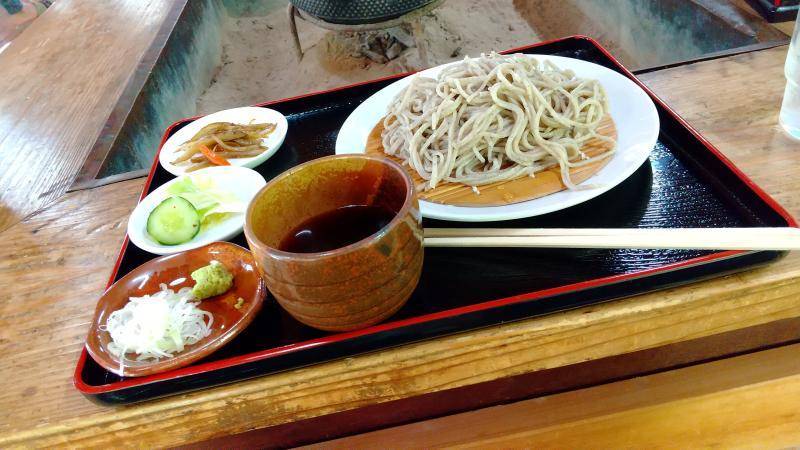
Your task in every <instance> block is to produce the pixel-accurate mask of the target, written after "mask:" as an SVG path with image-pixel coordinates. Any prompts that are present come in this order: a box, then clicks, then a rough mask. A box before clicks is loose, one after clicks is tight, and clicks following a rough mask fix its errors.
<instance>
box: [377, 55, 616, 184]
mask: <svg viewBox="0 0 800 450" xmlns="http://www.w3.org/2000/svg"><path fill="white" fill-rule="evenodd" d="M607 113H608V99H607V98H606V94H605V91H604V90H603V87H602V86H601V85H600V83H599V82H597V81H596V80H589V79H581V78H578V77H576V76H575V74H574V73H573V72H572V71H570V70H561V69H559V68H558V67H556V66H555V64H553V63H551V62H550V61H548V60H545V61H544V62H542V63H539V62H538V61H537V60H536V59H534V58H531V57H528V56H525V55H509V56H504V55H498V54H496V53H491V54H489V55H483V54H482V55H481V56H480V57H479V58H465V59H464V60H463V61H461V62H460V63H457V64H454V65H451V66H448V67H446V68H445V69H444V70H442V71H441V72H440V74H439V76H438V77H437V78H436V79H433V78H426V77H422V76H415V77H413V79H412V80H411V83H410V84H409V85H408V87H406V88H405V89H403V91H401V92H400V93H399V94H398V95H397V96H396V97H395V98H394V100H392V103H391V104H390V105H389V108H388V113H387V115H386V118H385V119H384V122H383V124H384V130H383V133H382V142H383V148H384V152H385V153H387V154H389V155H394V156H397V157H399V158H401V159H402V160H403V161H404V162H405V163H406V164H408V165H409V166H411V167H413V168H414V170H416V171H417V173H418V174H419V175H420V177H422V178H423V179H424V180H426V185H425V189H433V188H435V187H436V185H437V184H438V183H440V182H442V181H448V182H456V183H464V184H467V185H471V186H480V185H484V184H489V183H493V182H496V181H501V180H511V179H515V178H519V177H523V176H534V174H535V173H536V172H538V171H541V170H544V169H548V168H550V167H555V166H556V165H558V166H560V168H561V177H562V179H563V181H564V184H565V185H566V186H567V187H568V188H570V189H575V188H576V186H575V185H574V184H573V183H572V181H571V180H570V175H569V169H570V168H573V167H578V166H582V165H585V164H589V163H591V162H593V161H597V160H599V159H601V158H606V157H608V156H609V155H611V153H613V149H612V150H609V151H607V152H604V153H602V154H600V155H596V156H594V157H589V156H588V155H586V154H585V153H584V152H582V151H581V147H582V145H583V144H584V143H586V142H587V141H589V140H590V139H601V140H605V141H609V142H612V143H613V142H614V141H613V139H611V138H609V137H606V136H602V135H600V134H598V133H597V132H596V130H597V127H598V125H599V124H600V121H601V120H602V119H603V117H604V116H605V115H606V114H607ZM614 146H615V145H612V147H614Z"/></svg>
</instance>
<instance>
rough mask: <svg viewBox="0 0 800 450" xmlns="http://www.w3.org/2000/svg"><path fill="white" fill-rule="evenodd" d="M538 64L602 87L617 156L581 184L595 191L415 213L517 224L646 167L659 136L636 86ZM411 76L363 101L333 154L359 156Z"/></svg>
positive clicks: (606, 74)
mask: <svg viewBox="0 0 800 450" xmlns="http://www.w3.org/2000/svg"><path fill="white" fill-rule="evenodd" d="M529 56H531V57H535V58H537V59H539V60H540V61H543V60H547V59H549V60H551V61H552V62H553V63H555V64H556V65H557V66H558V67H560V68H561V69H572V70H573V71H574V72H575V74H576V75H577V76H579V77H584V78H593V79H596V80H598V81H600V83H601V84H602V85H603V87H604V88H605V90H606V93H607V95H608V101H609V103H610V107H611V110H610V114H611V117H612V118H613V119H614V123H615V125H616V127H617V153H616V154H614V155H613V156H612V157H611V161H609V162H608V164H607V165H606V166H605V167H603V168H602V169H600V170H599V171H598V172H597V173H596V174H595V175H594V176H593V177H590V178H589V179H588V180H587V181H585V182H584V183H585V184H592V185H597V186H598V187H596V188H592V189H585V190H575V191H570V190H564V191H561V192H556V193H554V194H550V195H547V196H544V197H541V198H537V199H534V200H528V201H524V202H520V203H514V204H511V205H503V206H483V207H468V206H452V205H442V204H439V203H432V202H426V201H424V200H420V202H419V203H420V205H419V206H420V211H421V212H422V215H423V216H425V217H430V218H433V219H445V220H457V221H463V222H488V221H493V220H509V219H519V218H522V217H532V216H537V215H540V214H546V213H549V212H553V211H558V210H561V209H564V208H568V207H570V206H574V205H577V204H578V203H582V202H585V201H587V200H590V199H592V198H594V197H597V196H598V195H600V194H602V193H604V192H606V191H608V190H609V189H611V188H613V187H614V186H616V185H618V184H619V183H621V182H623V181H624V180H625V179H626V178H628V177H629V176H631V175H632V174H633V172H635V171H636V169H638V168H639V166H641V165H642V163H644V162H645V161H647V158H648V156H650V151H651V150H652V149H653V147H654V146H655V144H656V139H657V138H658V130H659V120H658V113H657V112H656V107H655V105H654V104H653V101H652V100H651V99H650V97H649V96H648V95H647V93H646V92H644V91H643V90H642V89H641V88H639V86H637V85H636V83H634V82H633V81H631V80H630V79H628V78H627V77H625V76H624V75H622V74H620V73H617V72H614V71H613V70H611V69H608V68H606V67H603V66H600V65H597V64H594V63H590V62H587V61H581V60H579V59H573V58H565V57H561V56H550V55H529ZM450 64H454V63H449V64H444V65H441V66H437V67H432V68H430V69H427V70H423V71H422V72H420V73H419V74H420V75H422V76H426V77H431V78H436V76H437V75H438V74H439V72H440V71H441V70H442V68H444V67H446V66H448V65H450ZM412 76H413V75H411V76H408V77H405V78H403V79H400V80H397V81H395V82H394V83H392V84H390V85H389V86H386V87H385V88H383V89H381V90H380V91H378V92H376V93H375V94H373V95H372V96H370V97H369V98H368V99H366V100H364V102H363V103H361V104H360V105H359V106H358V107H357V108H356V109H355V110H354V111H353V112H352V113H351V114H350V116H349V117H348V118H347V120H345V121H344V124H343V125H342V128H341V129H340V130H339V136H338V137H337V138H336V154H341V153H364V151H365V150H366V146H367V137H368V136H369V133H370V132H371V131H372V129H373V128H374V127H375V125H376V124H377V123H378V121H379V120H381V119H382V118H383V116H384V115H386V108H387V107H388V106H389V103H390V102H391V101H392V99H393V98H394V96H395V95H397V93H399V92H400V91H401V90H402V89H403V88H404V87H406V86H407V85H408V83H409V82H410V81H411V77H412Z"/></svg>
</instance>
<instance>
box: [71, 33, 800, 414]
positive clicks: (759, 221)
mask: <svg viewBox="0 0 800 450" xmlns="http://www.w3.org/2000/svg"><path fill="white" fill-rule="evenodd" d="M510 52H526V53H541V54H553V55H560V56H567V57H571V58H578V59H583V60H587V61H591V62H594V63H597V64H600V65H603V66H605V67H608V68H610V69H612V70H615V71H617V72H620V73H622V74H624V75H626V76H628V77H630V78H633V75H632V74H631V73H630V72H628V71H627V70H626V69H624V68H623V67H622V66H621V65H620V64H619V63H618V62H617V61H616V60H615V59H614V58H613V57H611V56H610V55H609V54H608V52H606V51H605V50H604V49H603V48H601V47H600V46H599V44H597V43H596V42H595V41H593V40H591V39H589V38H586V37H580V36H576V37H571V38H566V39H561V40H558V41H552V42H546V43H541V44H537V45H532V46H528V47H522V48H518V49H513V50H510ZM403 75H405V74H401V75H397V76H394V77H389V78H385V79H381V80H376V81H371V82H367V83H362V84H358V85H353V86H348V87H344V88H340V89H335V90H332V91H327V92H320V93H315V94H310V95H305V96H301V97H296V98H291V99H286V100H280V101H277V102H272V103H269V104H264V105H259V106H267V105H268V106H269V107H270V108H273V109H276V110H278V111H280V112H282V113H283V114H284V115H286V117H287V118H288V120H289V132H288V134H287V136H286V140H285V142H284V143H283V146H282V147H281V148H280V150H278V152H277V153H276V154H275V155H274V156H273V157H272V158H270V159H269V160H268V161H267V162H265V163H264V164H262V165H261V166H259V167H258V168H257V169H256V170H258V171H259V172H261V173H262V174H263V175H264V177H265V178H266V179H267V180H269V179H271V178H272V177H274V176H276V175H278V174H279V173H281V172H283V171H285V170H286V169H288V168H290V167H292V166H294V165H297V164H300V163H302V162H305V161H308V160H311V159H314V158H318V157H321V156H324V155H329V154H332V153H333V152H334V143H335V141H336V136H337V132H338V130H339V128H340V127H341V125H342V123H343V122H344V120H345V119H346V118H347V116H348V115H349V114H350V112H351V111H352V110H353V109H354V108H355V107H356V106H357V105H358V104H359V103H360V102H361V101H363V100H364V99H366V98H367V97H369V96H370V95H371V94H372V93H374V92H376V91H377V90H379V89H381V88H383V87H384V86H386V85H388V84H389V83H392V82H393V81H394V80H395V79H397V78H399V77H401V76H403ZM634 81H636V80H635V79H634ZM637 82H638V81H637ZM642 87H643V88H644V86H642ZM648 92H649V91H648ZM650 95H651V96H652V94H650ZM653 100H654V102H655V103H656V107H657V109H658V113H659V117H660V120H661V131H660V134H659V139H658V143H657V144H656V148H655V149H654V151H653V153H652V155H651V157H650V159H649V161H647V162H646V163H645V164H644V165H643V166H642V167H641V168H640V169H639V170H638V171H636V172H635V173H634V174H633V175H632V176H631V177H630V178H629V179H628V180H626V181H625V182H623V183H621V184H620V185H618V186H617V187H615V188H614V189H612V190H610V191H609V192H607V193H605V194H603V195H601V196H599V197H597V198H595V199H593V200H590V201H588V202H586V203H583V204H580V205H578V206H574V207H572V208H569V209H566V210H563V211H560V212H556V213H551V214H547V215H544V216H539V217H534V218H530V219H521V220H514V221H507V222H496V223H492V224H479V225H480V226H497V227H564V228H569V227H596V228H601V227H641V228H645V227H649V228H675V227H751V226H776V227H782V226H796V225H795V222H794V221H793V219H792V218H791V217H790V216H789V215H788V214H787V213H786V212H785V211H784V210H783V209H782V208H781V207H780V206H779V205H777V204H776V203H775V202H774V201H773V200H772V199H771V198H769V197H768V196H767V195H766V194H765V193H764V192H763V191H762V190H761V189H759V188H758V187H757V186H756V185H755V184H753V182H752V181H750V180H749V179H747V178H746V177H745V176H744V175H743V174H742V173H741V172H740V171H739V170H738V169H736V167H734V166H733V165H732V164H731V163H730V161H728V160H727V159H726V158H725V157H724V156H723V155H721V154H720V153H719V152H718V151H717V150H716V149H714V148H713V147H712V146H711V145H710V144H709V143H708V142H707V141H705V140H704V139H703V138H702V137H700V136H699V135H698V134H697V133H696V132H695V131H693V130H692V129H691V128H690V127H689V126H688V125H687V124H686V123H685V122H684V121H683V120H681V119H680V118H679V117H678V116H677V115H676V114H675V113H674V112H672V111H671V110H670V109H669V108H668V107H667V106H666V105H664V104H663V103H662V102H661V101H660V100H659V99H658V98H656V97H655V96H653ZM192 120H193V119H186V120H182V121H180V122H177V123H175V124H174V125H172V126H171V127H170V128H169V129H168V130H167V132H166V133H165V136H164V140H166V138H167V137H169V136H170V135H171V134H172V133H174V132H175V131H177V130H178V129H180V128H181V127H182V126H184V125H186V124H187V123H189V122H191V121H192ZM162 144H163V141H162ZM170 179H172V175H170V174H169V173H168V172H167V171H165V170H164V169H163V168H161V167H160V166H159V165H158V158H157V157H156V161H155V162H154V163H153V168H152V170H151V172H150V177H149V179H148V181H147V183H146V184H145V188H144V192H143V193H142V196H144V195H146V194H147V193H149V192H150V191H152V190H154V189H156V188H157V187H158V186H160V185H161V184H163V183H165V182H167V181H168V180H170ZM425 225H426V226H437V227H441V226H447V227H454V226H476V225H469V224H459V223H449V222H444V221H433V220H426V221H425ZM234 242H236V243H238V244H240V245H246V242H245V240H244V237H243V236H241V235H240V236H238V237H237V238H236V239H234ZM781 256H782V253H780V252H771V251H770V252H737V251H725V252H709V251H692V250H587V249H574V250H569V249H567V250H564V249H486V248H483V249H481V248H462V249H459V248H428V249H426V250H425V263H424V267H423V273H422V278H421V280H420V283H419V286H418V287H417V289H416V291H415V292H414V294H413V295H412V297H411V299H410V300H409V302H408V304H407V305H406V306H405V307H404V308H403V309H401V310H400V311H399V312H398V313H397V314H395V315H394V316H393V317H391V318H390V319H389V320H387V321H386V322H384V323H382V324H379V325H376V326H373V327H370V328H367V329H363V330H358V331H354V332H348V333H338V334H336V333H334V334H332V333H324V332H321V331H317V330H313V329H311V328H308V327H306V326H304V325H302V324H300V323H299V322H297V321H295V320H294V319H292V318H291V317H290V316H289V315H288V314H286V313H285V312H283V311H282V310H281V309H280V308H279V307H278V306H277V304H276V303H275V302H274V301H267V302H266V306H265V307H264V309H263V310H262V311H261V313H260V314H259V316H258V317H257V318H256V319H255V321H254V322H253V323H252V324H251V325H250V327H249V328H248V329H247V330H245V331H244V332H243V333H242V334H241V335H240V336H238V337H237V338H236V339H235V340H234V341H232V342H231V343H230V344H228V345H227V346H226V347H225V348H223V349H222V350H220V351H218V352H216V353H215V354H213V355H212V356H210V357H209V358H207V359H205V360H202V361H200V362H198V363H195V364H194V365H192V366H188V367H184V368H182V369H178V370H174V371H171V372H167V373H162V374H158V375H153V376H148V377H142V378H120V377H118V376H117V375H114V374H112V373H110V372H107V371H106V370H104V369H103V368H102V367H100V366H99V365H98V364H96V363H95V362H94V361H93V360H92V359H91V358H89V357H88V356H87V353H86V351H85V350H84V351H83V353H82V355H81V357H80V359H79V361H78V365H77V367H76V370H75V379H74V381H75V385H76V387H77V388H78V389H79V390H80V391H81V392H83V393H84V394H86V395H87V396H89V397H90V398H92V399H95V400H97V401H100V402H103V403H109V404H119V403H130V402H136V401H141V400H145V399H150V398H155V397H160V396H165V395H170V394H175V393H178V392H183V391H188V390H194V389H201V388H205V387H209V386H214V385H219V384H224V383H230V382H233V381H237V380H242V379H245V378H251V377H256V376H259V375H264V374H268V373H272V372H277V371H281V370H286V369H291V368H296V367H301V366H305V365H309V364H314V363H319V362H322V361H327V360H331V359H335V358H341V357H344V356H350V355H354V354H358V353H364V352H368V351H375V350H380V349H385V348H388V347H392V346H396V345H400V344H404V343H408V342H412V341H418V340H421V339H426V338H431V337H435V336H441V335H445V334H450V333H456V332H460V331H465V330H469V329H475V328H479V327H485V326H489V325H494V324H498V323H501V322H508V321H512V320H519V319H523V318H527V317H535V316H539V315H543V314H548V313H552V312H555V311H561V310H565V309H569V308H576V307H579V306H584V305H590V304H594V303H599V302H604V301H608V300H612V299H618V298H622V297H627V296H631V295H635V294H640V293H643V292H648V291H653V290H656V289H663V288H666V287H670V286H675V285H680V284H686V283H690V282H694V281H698V280H702V279H706V278H710V277H715V276H720V275H723V274H727V273H731V272H735V271H740V270H744V269H749V268H752V267H755V266H759V265H763V264H766V263H769V262H772V261H775V260H776V259H778V258H779V257H781ZM153 257H155V255H152V254H149V253H147V252H144V251H142V250H140V249H138V248H136V247H135V246H133V245H128V241H127V239H126V241H125V243H124V244H123V247H122V251H121V253H120V256H119V259H118V261H117V266H116V267H115V269H114V271H113V274H112V277H111V280H110V282H113V281H115V280H117V279H118V278H120V277H122V276H123V275H124V274H126V273H127V272H128V271H130V270H131V269H133V268H134V267H136V266H138V265H140V264H142V263H143V262H145V261H147V260H149V259H151V258H153ZM98 294H99V293H98Z"/></svg>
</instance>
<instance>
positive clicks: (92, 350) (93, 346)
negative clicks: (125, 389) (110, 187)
mask: <svg viewBox="0 0 800 450" xmlns="http://www.w3.org/2000/svg"><path fill="white" fill-rule="evenodd" d="M212 260H215V261H218V262H220V263H222V264H223V265H224V266H225V267H226V268H227V269H228V270H230V272H231V274H233V286H232V287H231V289H230V290H228V291H227V292H225V293H224V294H221V295H217V296H215V297H210V298H207V299H205V300H203V301H202V302H201V303H200V305H199V308H200V309H202V310H204V311H208V312H210V313H211V314H212V315H213V316H214V320H213V323H212V325H211V334H210V335H209V336H208V337H206V338H205V339H203V340H201V341H199V342H197V343H195V344H192V345H189V346H186V348H185V350H184V351H182V352H180V353H178V354H176V355H175V356H174V357H172V358H161V359H159V360H157V361H135V360H133V361H131V360H128V359H127V358H126V361H125V364H124V368H123V372H124V374H125V376H129V377H139V376H145V375H151V374H154V373H159V372H164V371H166V370H170V369H177V368H179V367H183V366H186V365H188V364H191V363H193V362H194V361H197V360H198V359H200V358H204V357H206V356H208V355H210V354H211V353H212V352H214V351H216V350H217V349H219V348H220V347H222V346H223V345H225V344H227V343H228V342H229V341H230V340H231V339H233V338H234V337H235V336H236V335H237V334H239V333H240V332H241V331H242V330H243V329H245V328H246V327H247V326H248V325H250V323H251V322H252V321H253V319H254V318H255V317H256V314H258V312H259V311H260V310H261V305H262V303H263V300H264V294H265V293H266V289H265V288H264V283H263V282H262V281H261V278H260V277H259V275H258V272H257V271H256V268H255V263H254V261H253V256H252V255H251V254H250V252H248V251H247V250H246V249H244V248H242V247H240V246H238V245H234V244H230V243H227V242H215V243H213V244H209V245H206V246H205V247H200V248H197V249H194V250H189V251H186V252H182V253H177V254H174V255H169V256H162V257H160V258H155V259H152V260H150V261H148V262H146V263H144V264H142V265H141V266H139V267H137V268H136V269H134V270H132V271H131V272H129V273H128V274H127V275H125V276H124V277H122V278H121V279H120V280H119V281H117V282H116V283H114V285H112V286H111V287H110V288H108V290H107V291H106V292H105V294H103V296H102V297H101V298H100V300H99V301H98V303H97V309H96V310H95V314H94V318H93V319H92V325H91V327H90V329H89V335H88V336H87V338H86V349H87V350H88V351H89V354H90V355H91V356H92V358H94V360H95V361H96V362H97V363H99V364H100V365H102V366H103V367H104V368H105V369H106V370H109V371H111V372H114V373H119V370H120V364H119V359H118V358H117V357H116V356H114V355H112V354H111V353H109V352H108V344H109V342H110V341H111V336H110V335H109V334H108V332H106V331H103V330H102V326H103V325H104V324H105V323H106V320H107V319H108V316H109V315H110V314H111V313H113V312H114V311H117V310H119V309H122V308H123V307H124V306H125V304H126V303H128V300H129V298H130V297H141V296H143V295H151V294H154V293H156V292H158V291H159V290H160V285H161V284H162V283H163V284H166V285H167V286H170V283H172V282H173V281H177V282H176V283H175V284H174V285H172V286H171V287H170V289H173V290H175V291H177V290H179V289H181V288H183V287H191V286H194V281H193V280H192V279H191V277H190V276H189V275H190V274H191V273H192V272H193V271H194V270H196V269H199V268H200V267H203V266H207V265H209V264H210V263H211V261H212ZM240 298H241V299H242V300H243V302H241V304H240V305H239V308H236V305H237V304H238V303H239V299H240ZM128 357H129V358H134V357H133V356H132V355H128Z"/></svg>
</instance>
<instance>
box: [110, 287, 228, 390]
mask: <svg viewBox="0 0 800 450" xmlns="http://www.w3.org/2000/svg"><path fill="white" fill-rule="evenodd" d="M160 287H161V290H160V291H159V292H157V293H155V294H153V295H145V296H144V297H131V298H130V301H129V302H128V303H127V304H126V305H125V307H124V308H122V309H120V310H117V311H114V312H113V313H111V314H110V315H109V316H108V320H107V321H106V325H105V327H104V329H105V331H108V333H109V334H110V335H111V340H112V342H110V343H109V344H108V350H109V352H111V353H112V354H113V355H114V356H116V357H117V358H119V375H123V368H124V362H125V360H126V357H125V354H126V353H128V352H133V353H136V354H138V355H139V356H138V357H137V358H136V360H137V361H146V360H153V359H155V360H157V359H159V358H163V357H167V358H168V357H172V356H173V355H174V354H175V353H177V352H181V351H183V349H184V347H185V346H187V345H191V344H194V343H197V342H199V341H200V340H201V339H203V338H204V337H207V336H208V335H209V334H211V325H212V324H213V322H214V317H213V316H212V315H211V313H209V312H208V311H203V310H202V309H200V308H198V307H197V305H198V303H197V302H196V301H195V300H194V298H193V297H192V289H191V288H188V287H184V288H181V289H180V290H179V291H178V292H175V291H173V290H172V289H168V288H167V285H166V284H163V283H162V284H161V285H160ZM205 318H208V322H207V323H206V320H205ZM128 361H131V359H128Z"/></svg>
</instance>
